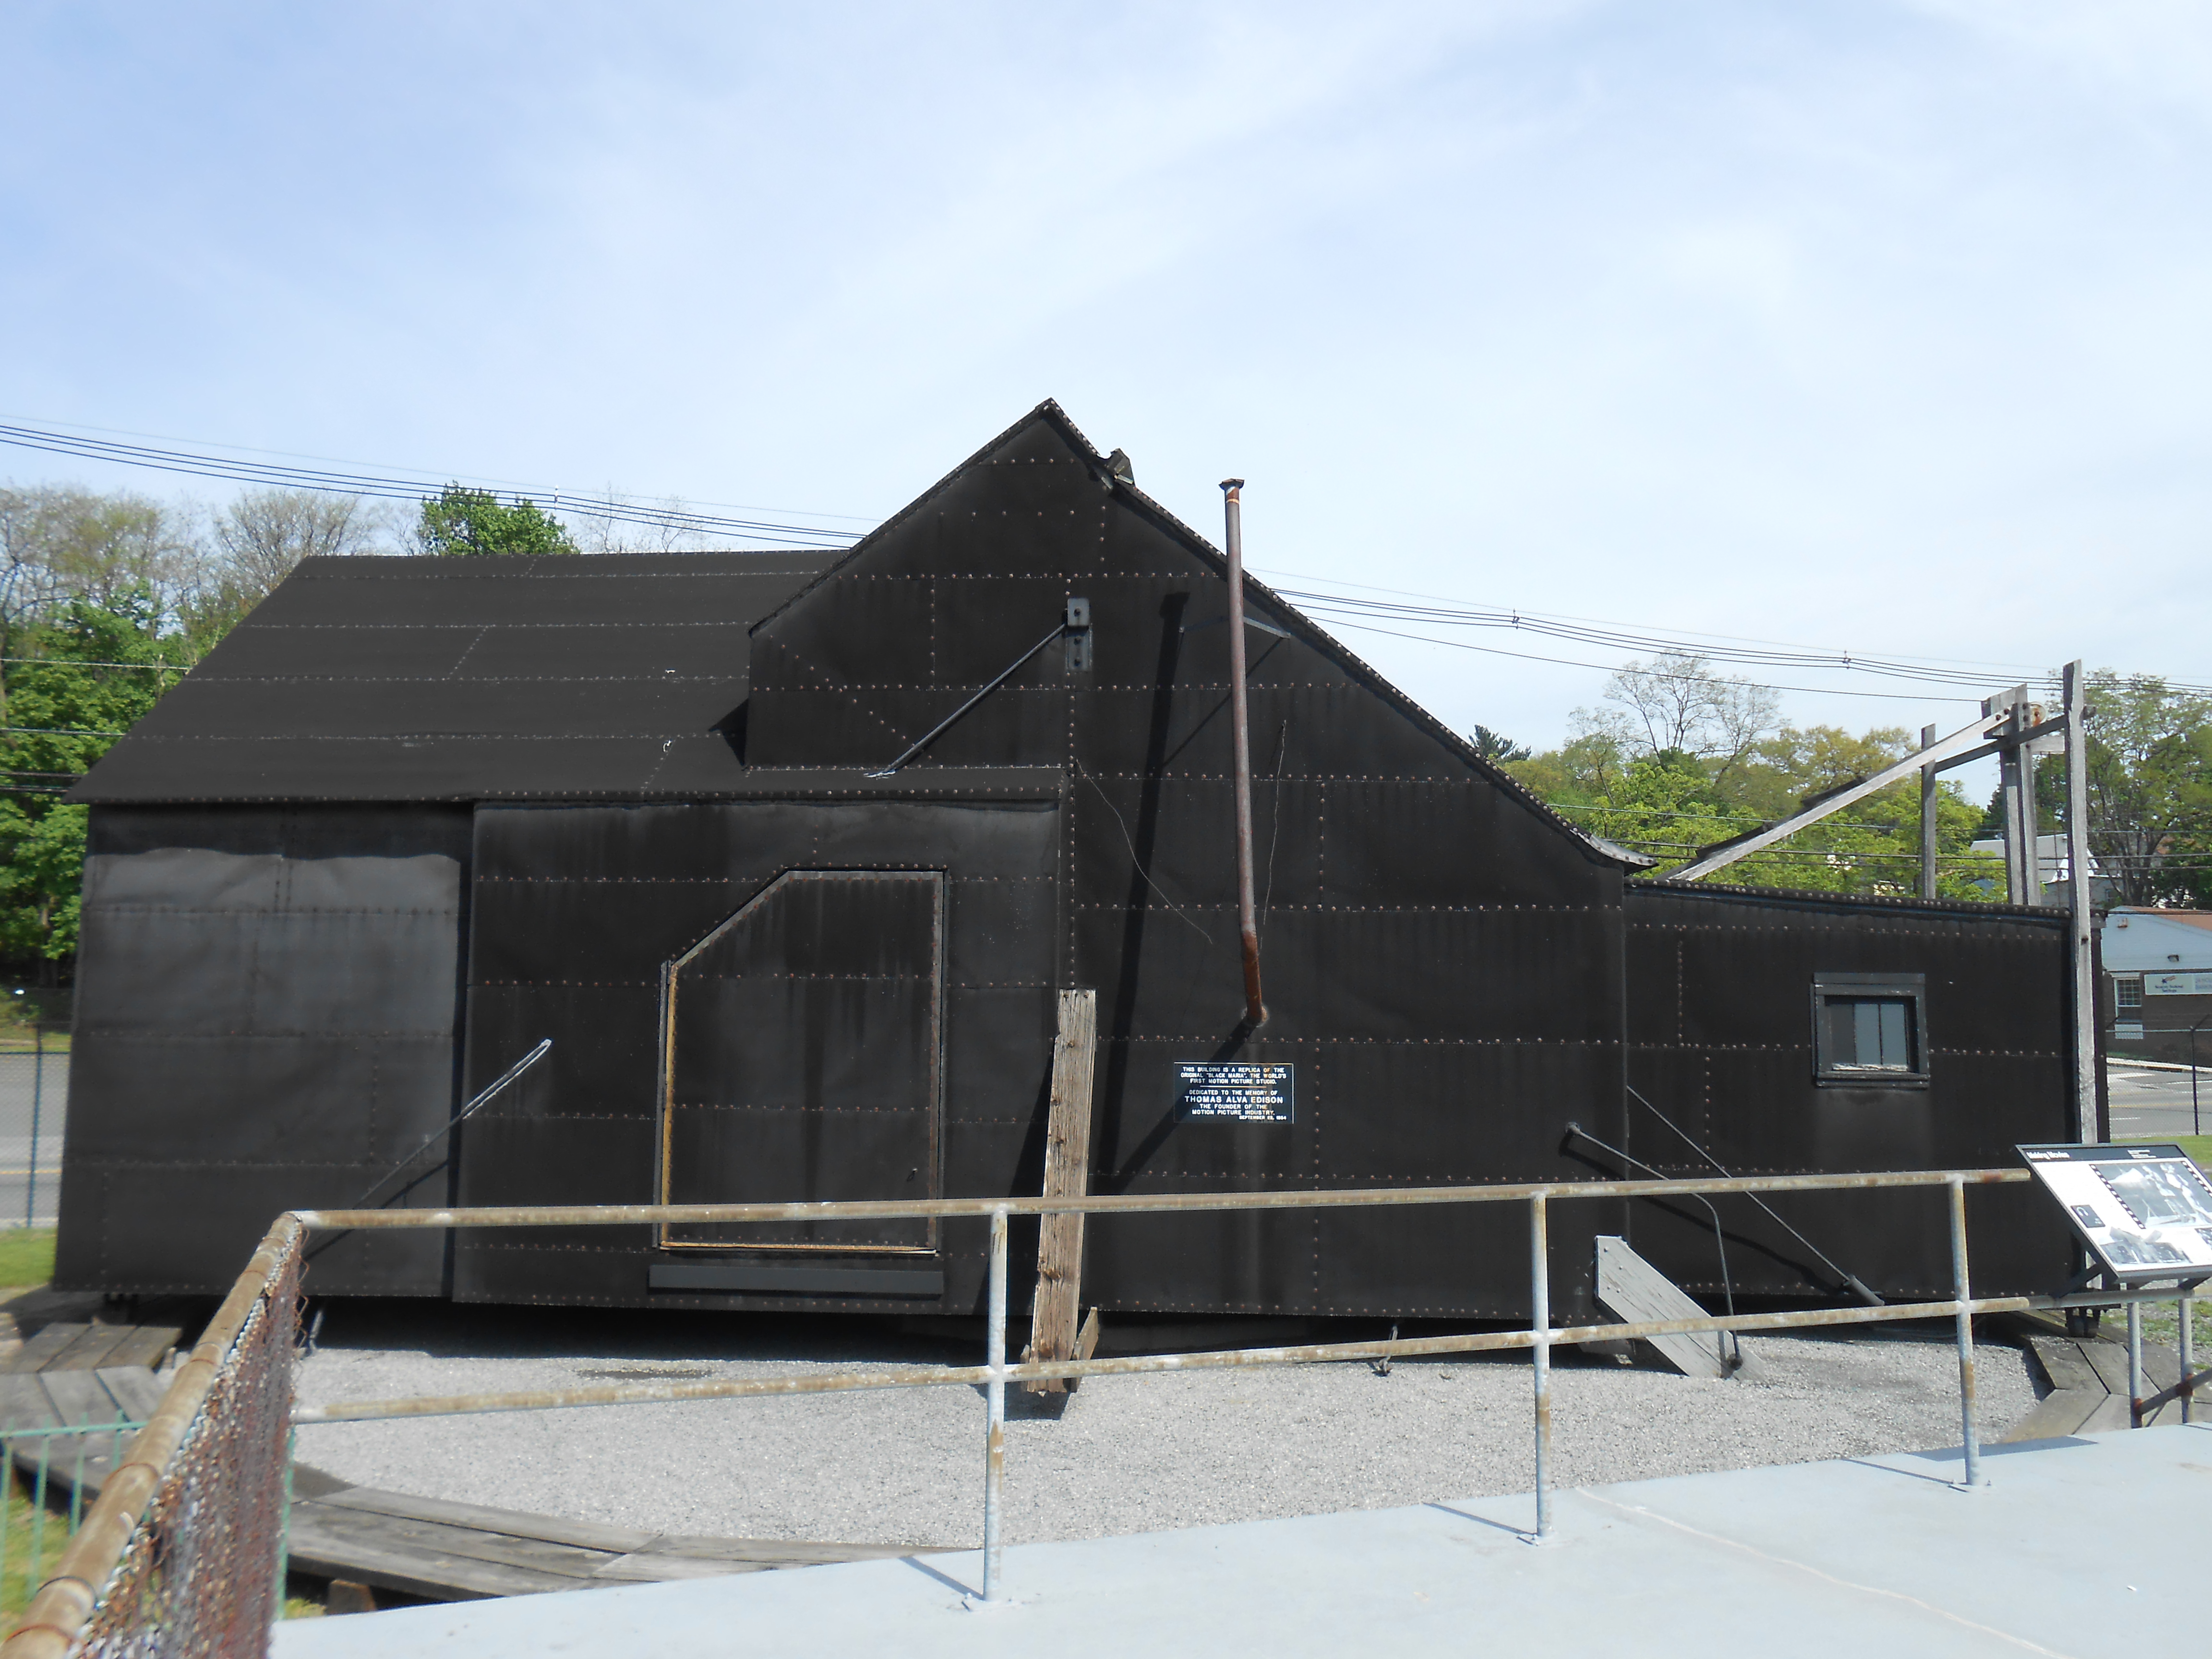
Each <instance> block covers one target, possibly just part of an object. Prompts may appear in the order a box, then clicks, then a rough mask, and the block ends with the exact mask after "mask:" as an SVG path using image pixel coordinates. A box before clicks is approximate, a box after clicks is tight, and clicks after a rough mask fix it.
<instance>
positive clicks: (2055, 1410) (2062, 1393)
mask: <svg viewBox="0 0 2212 1659" xmlns="http://www.w3.org/2000/svg"><path fill="white" fill-rule="evenodd" d="M2111 1398H2112V1395H2110V1394H2108V1393H2106V1391H2105V1388H2104V1385H2103V1384H2102V1383H2100V1384H2098V1386H2097V1387H2096V1388H2094V1389H2054V1390H2053V1391H2052V1392H2051V1393H2050V1394H2047V1395H2044V1397H2043V1398H2042V1399H2041V1400H2039V1401H2037V1402H2036V1405H2035V1409H2034V1410H2033V1411H2032V1412H2030V1413H2028V1414H2027V1416H2025V1417H2023V1418H2021V1419H2020V1421H2019V1422H2017V1423H2015V1424H2014V1425H2012V1429H2011V1431H2010V1432H2009V1433H2008V1434H2007V1435H2006V1436H2005V1439H2006V1440H2007V1441H2008V1442H2009V1441H2015V1440H2063V1439H2064V1438H2065V1437H2067V1436H2068V1435H2070V1434H2075V1433H2078V1432H2079V1431H2080V1430H2081V1425H2083V1424H2084V1423H2087V1421H2088V1420H2089V1419H2090V1417H2091V1415H2092V1414H2093V1413H2096V1412H2097V1411H2099V1410H2100V1409H2102V1407H2104V1404H2105V1402H2106V1401H2108V1400H2110V1399H2111Z"/></svg>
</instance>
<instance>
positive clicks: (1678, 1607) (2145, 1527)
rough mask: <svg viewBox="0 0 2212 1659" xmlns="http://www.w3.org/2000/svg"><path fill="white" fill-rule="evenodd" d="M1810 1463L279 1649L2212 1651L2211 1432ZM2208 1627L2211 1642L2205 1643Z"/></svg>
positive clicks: (736, 1582) (409, 1628)
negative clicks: (1527, 1531) (2206, 1603)
mask: <svg viewBox="0 0 2212 1659" xmlns="http://www.w3.org/2000/svg"><path fill="white" fill-rule="evenodd" d="M1984 1468H1985V1470H1986V1471H1987V1473H1988V1474H1989V1477H1990V1484H1989V1485H1988V1486H1984V1487H1982V1488H1980V1489H1978V1490H1976V1491H1973V1492H1966V1491H1962V1490H1960V1488H1959V1487H1958V1486H1955V1485H1954V1484H1953V1483H1954V1482H1955V1481H1956V1480H1958V1478H1959V1475H1960V1457H1959V1454H1958V1453H1957V1451H1956V1450H1955V1449H1954V1450H1950V1451H1938V1452H1930V1453H1925V1454H1918V1455H1899V1456H1889V1457H1881V1458H1869V1459H1863V1460H1853V1461H1847V1462H1831V1463H1806V1464H1796V1465H1790V1466H1786V1467H1782V1468H1764V1469H1746V1470H1738V1471H1734V1472H1730V1473H1726V1474H1700V1475H1686V1476H1680V1477H1676V1478H1674V1479H1671V1480H1650V1481H1641V1482H1636V1483H1632V1484H1624V1485H1620V1486H1598V1487H1592V1488H1589V1489H1586V1490H1584V1491H1581V1492H1565V1493H1562V1494H1560V1495H1559V1498H1558V1500H1557V1503H1556V1505H1555V1510H1556V1514H1557V1516H1558V1528H1557V1536H1556V1537H1555V1538H1554V1540H1553V1541H1551V1542H1549V1543H1547V1544H1546V1545H1543V1546H1541V1547H1535V1546H1532V1545H1530V1544H1528V1543H1527V1542H1525V1541H1523V1538H1522V1534H1521V1533H1520V1531H1519V1530H1518V1529H1519V1528H1522V1527H1524V1526H1526V1525H1527V1524H1528V1522H1529V1520H1530V1518H1531V1517H1530V1507H1531V1506H1530V1504H1529V1500H1528V1498H1526V1497H1522V1498H1484V1499H1480V1500H1475V1501H1472V1502H1468V1503H1448V1504H1427V1505H1423V1506H1421V1507H1419V1508H1413V1509H1397V1510H1371V1511H1367V1512H1364V1513H1358V1514H1346V1515H1327V1516H1308V1517H1304V1518H1301V1519H1297V1520H1287V1521H1265V1522H1249V1523H1246V1524H1243V1525H1240V1526H1227V1527H1204V1528H1192V1529H1190V1530H1188V1531H1182V1532H1162V1533H1148V1534H1141V1535H1139V1536H1135V1537H1127V1538H1111V1539H1097V1540H1090V1541H1081V1542H1074V1543H1060V1544H1035V1545H1028V1546H1023V1547H1016V1548H1012V1549H1009V1550H1008V1551H1007V1552H1006V1583H1007V1588H1008V1591H1009V1593H1010V1595H1012V1598H1013V1599H1012V1604H1011V1605H1006V1606H1000V1607H990V1608H985V1609H981V1610H976V1609H972V1608H971V1607H969V1603H968V1601H967V1599H966V1598H967V1595H968V1592H969V1590H970V1589H972V1588H973V1587H974V1584H975V1573H976V1570H977V1566H978V1558H977V1557H976V1556H975V1555H974V1554H967V1555H946V1556H933V1557H931V1558H930V1559H928V1560H927V1561H926V1562H925V1561H922V1560H917V1559H907V1560H896V1561H876V1562H864V1563H856V1564H854V1565H841V1566H829V1567H810V1568H806V1569H805V1570H802V1571H788V1572H767V1573H754V1574H750V1575H747V1576H745V1577H741V1578H724V1579H712V1580H699V1581H694V1582H690V1583H673V1584H653V1585H642V1586H640V1587H638V1588H636V1589H607V1590H592V1591H588V1592H584V1593H581V1594H574V1595H534V1596H526V1597H520V1598H517V1599H514V1600H510V1601H472V1602H462V1603H456V1604H453V1605H450V1606H445V1607H416V1608H409V1609H404V1610H402V1611H398V1612H392V1613H369V1614H360V1615H355V1616H352V1617H347V1618H338V1619H323V1620H300V1621H295V1622H292V1623H288V1624H285V1625H282V1626H279V1627H278V1629H277V1631H276V1643H275V1646H274V1650H273V1651H274V1653H275V1655H276V1659H356V1656H368V1655H377V1656H388V1655H398V1654H406V1655H408V1656H410V1659H413V1656H423V1659H435V1656H447V1655H451V1656H460V1655H464V1654H465V1655H468V1656H471V1659H502V1656H507V1655H515V1656H521V1655H526V1654H527V1655H538V1654H567V1653H579V1654H580V1653H592V1654H610V1653H628V1652H639V1651H648V1650H649V1651H651V1652H653V1654H654V1655H656V1656H657V1659H690V1656H700V1659H704V1656H708V1655H714V1656H722V1655H727V1654H732V1653H755V1652H758V1653H793V1652H806V1653H809V1654H818V1655H826V1656H835V1655H844V1654H852V1655H856V1656H857V1655H867V1656H871V1659H873V1656H878V1655H881V1654H883V1653H885V1652H895V1653H898V1654H900V1655H902V1656H907V1655H915V1656H926V1655H946V1656H952V1655H958V1656H962V1659H987V1656H996V1655H1007V1656H1012V1655H1017V1654H1019V1655H1024V1656H1027V1655H1030V1654H1034V1653H1035V1652H1036V1651H1039V1650H1048V1651H1051V1652H1052V1653H1054V1655H1055V1659H1079V1656H1090V1655H1096V1656H1101V1659H1105V1656H1113V1659H1127V1655H1129V1654H1132V1653H1137V1654H1142V1655H1144V1656H1146V1659H1169V1656H1175V1655H1181V1654H1205V1655H1208V1656H1212V1655H1218V1654H1222V1653H1245V1652H1256V1651H1265V1652H1267V1653H1268V1654H1269V1655H1270V1656H1275V1659H1290V1656H1297V1655H1305V1654H1312V1655H1316V1656H1319V1655H1328V1656H1330V1659H1338V1656H1340V1655H1341V1654H1343V1653H1344V1652H1345V1651H1346V1650H1377V1649H1379V1650H1385V1651H1389V1652H1391V1653H1393V1654H1398V1655H1408V1656H1410V1655H1419V1654H1427V1653H1438V1654H1442V1653H1452V1654H1464V1653H1466V1652H1468V1651H1469V1650H1472V1649H1480V1650H1483V1651H1486V1652H1513V1651H1528V1652H1534V1651H1539V1650H1569V1651H1571V1650H1576V1649H1577V1648H1578V1647H1582V1646H1584V1645H1588V1646H1590V1647H1592V1648H1594V1649H1596V1650H1610V1651H1616V1652H1624V1653H1633V1654H1636V1655H1638V1656H1650V1659H1663V1656H1682V1659H1691V1656H1695V1659H1707V1656H1710V1655H1711V1653H1712V1652H1713V1651H1715V1650H1717V1649H1727V1648H1729V1647H1731V1646H1735V1645H1738V1644H1743V1645H1747V1646H1751V1647H1759V1648H1765V1647H1769V1646H1786V1648H1787V1649H1788V1650H1789V1651H1790V1654H1791V1655H1792V1659H1814V1656H1828V1655H1833V1656H1838V1659H1841V1656H1845V1655H1849V1656H1853V1659H1864V1656H1866V1655H1869V1654H1879V1655H1880V1656H1881V1659H1919V1656H1930V1659H1933V1656H1946V1659H1948V1656H1978V1655H1984V1654H1987V1655H2000V1654H2002V1655H2015V1656H2016V1655H2020V1654H2023V1653H2027V1654H2040V1655H2045V1656H2062V1659H2105V1656H2110V1659H2140V1656H2141V1655H2142V1654H2143V1653H2144V1652H2147V1651H2152V1652H2186V1651H2189V1650H2192V1649H2195V1648H2196V1644H2197V1641H2198V1640H2201V1639H2203V1631H2204V1627H2205V1625H2206V1620H2207V1615H2206V1614H2205V1613H2204V1610H2203V1603H2202V1597H2201V1592H2200V1591H2198V1589H2197V1588H2196V1580H2195V1574H2196V1572H2197V1568H2198V1565H2199V1564H2200V1563H2201V1562H2202V1560H2203V1557H2204V1553H2205V1550H2206V1547H2207V1546H2208V1545H2212V1520H2209V1519H2208V1518H2207V1517H2208V1516H2212V1428H2208V1427H2204V1426H2191V1427H2173V1428H2156V1429H2144V1430H2140V1431H2135V1432H2132V1433H2121V1434H2111V1435H2099V1436H2093V1437H2080V1438H2071V1439H2064V1440H2053V1441H2043V1442H2037V1443H2027V1444H2020V1445H2008V1446H2001V1447H1993V1448H1991V1449H1990V1452H1989V1455H1988V1456H1987V1458H1986V1461H1985V1462H1984ZM2192 1632H2195V1635H2194V1636H2192Z"/></svg>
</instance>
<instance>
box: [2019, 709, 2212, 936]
mask: <svg viewBox="0 0 2212 1659" xmlns="http://www.w3.org/2000/svg"><path fill="white" fill-rule="evenodd" d="M2087 702H2088V704H2089V708H2090V714H2089V718H2088V720H2087V722H2086V723H2085V728H2084V729H2085V731H2086V732H2087V739H2086V750H2087V761H2088V783H2089V790H2088V793H2089V823H2088V834H2089V852H2090V855H2091V857H2092V858H2093V859H2094V860H2095V861H2096V863H2097V866H2098V868H2099V869H2100V871H2101V872H2103V874H2104V875H2105V876H2106V878H2107V879H2108V880H2109V881H2110V882H2111V883H2112V887H2111V893H2112V902H2115V903H2118V904H2137V905H2166V904H2180V905H2189V906H2205V905H2208V904H2212V701H2208V700H2207V699H2205V698H2203V697H2201V696H2196V695H2194V694H2192V693H2187V692H2180V691H2176V690H2173V689H2172V687H2171V686H2169V685H2168V684H2166V682H2165V681H2164V680H2162V679H2160V678H2156V677H2155V676H2151V675H2142V674H2138V675H2130V676H2127V677H2122V676H2120V675H2118V674H2115V673H2113V672H2112V671H2110V670H2109V669H2107V670H2103V671H2099V672H2097V673H2094V674H2092V675H2091V676H2090V677H2089V683H2088V686H2087ZM2036 774H2037V775H2036V796H2037V804H2038V807H2039V817H2040V818H2041V819H2042V827H2043V829H2044V831H2045V833H2050V832H2052V831H2055V830H2057V829H2061V828H2063V825H2064V823H2065V808H2064V805H2063V803H2064V801H2065V799H2066V766H2065V763H2064V761H2063V758H2061V759H2057V760H2045V761H2044V762H2042V763H2040V764H2039V765H2038V767H2037V768H2036Z"/></svg>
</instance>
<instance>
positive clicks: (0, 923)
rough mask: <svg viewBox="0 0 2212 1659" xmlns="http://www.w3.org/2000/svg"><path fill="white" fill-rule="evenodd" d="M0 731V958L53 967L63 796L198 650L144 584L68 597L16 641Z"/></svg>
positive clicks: (62, 865)
mask: <svg viewBox="0 0 2212 1659" xmlns="http://www.w3.org/2000/svg"><path fill="white" fill-rule="evenodd" d="M19 643H20V645H21V657H23V658H27V659H28V660H18V661H16V662H14V663H10V664H9V665H6V681H7V687H8V707H9V718H10V720H11V723H12V724H11V729H9V731H8V732H5V733H0V748H4V750H5V752H6V753H7V755H8V763H7V767H8V780H9V781H8V785H7V787H6V791H5V793H0V953H4V954H5V955H6V956H7V957H12V958H14V959H15V960H16V961H19V962H20V961H24V960H40V959H43V960H45V961H46V962H49V963H58V962H60V961H61V960H63V959H64V958H65V957H69V956H70V955H71V954H72V953H73V952H74V951H76V927H77V898H78V890H79V889H80V887H81V886H82V882H83V873H84V844H85V843H84V837H85V809H84V808H82V807H81V806H71V805H64V804H63V803H62V802H61V800H60V799H59V796H60V793H61V792H62V791H63V790H64V789H66V788H67V787H69V785H70V783H72V782H74V781H76V778H78V777H80V776H82V775H83V774H84V773H85V772H87V771H88V770H89V769H91V766H92V763H94V761H96V760H98V759H99V758H100V757H101V756H102V755H104V754H106V752H107V750H109V748H111V747H112V745H113V744H114V742H115V739H116V737H117V735H118V734H119V733H121V732H125V731H128V730H129V729H130V727H131V724H132V723H133V722H134V721H136V720H139V719H141V718H143V716H144V715H145V714H146V713H147V712H148V711H149V709H151V708H153V706H154V704H155V701H156V700H157V699H158V698H159V697H160V696H161V693H162V692H163V691H164V690H167V688H168V687H169V686H171V685H173V684H176V682H177V680H178V679H179V678H181V676H182V674H183V671H184V670H185V668H186V667H188V666H189V665H190V661H191V657H192V655H193V654H194V653H193V651H192V649H191V646H190V644H189V642H188V641H185V640H183V639H182V638H180V637H179V636H178V635H176V634H174V633H173V632H165V630H164V629H163V626H162V617H161V605H160V602H159V600H158V599H156V598H155V595H154V594H153V593H151V592H149V591H147V590H145V589H143V588H140V589H137V590H135V591H134V590H125V591H123V592H116V593H113V594H112V595H111V596H110V597H109V599H107V601H106V603H105V604H101V603H96V602H94V601H93V600H91V599H73V600H71V601H70V602H69V603H68V604H67V605H64V606H63V607H62V608H61V610H60V611H58V612H57V613H55V614H53V615H51V616H49V617H46V618H43V619H42V620H41V621H40V623H37V624H36V625H35V626H34V627H33V628H32V629H29V630H27V632H26V633H25V634H23V635H19Z"/></svg>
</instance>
